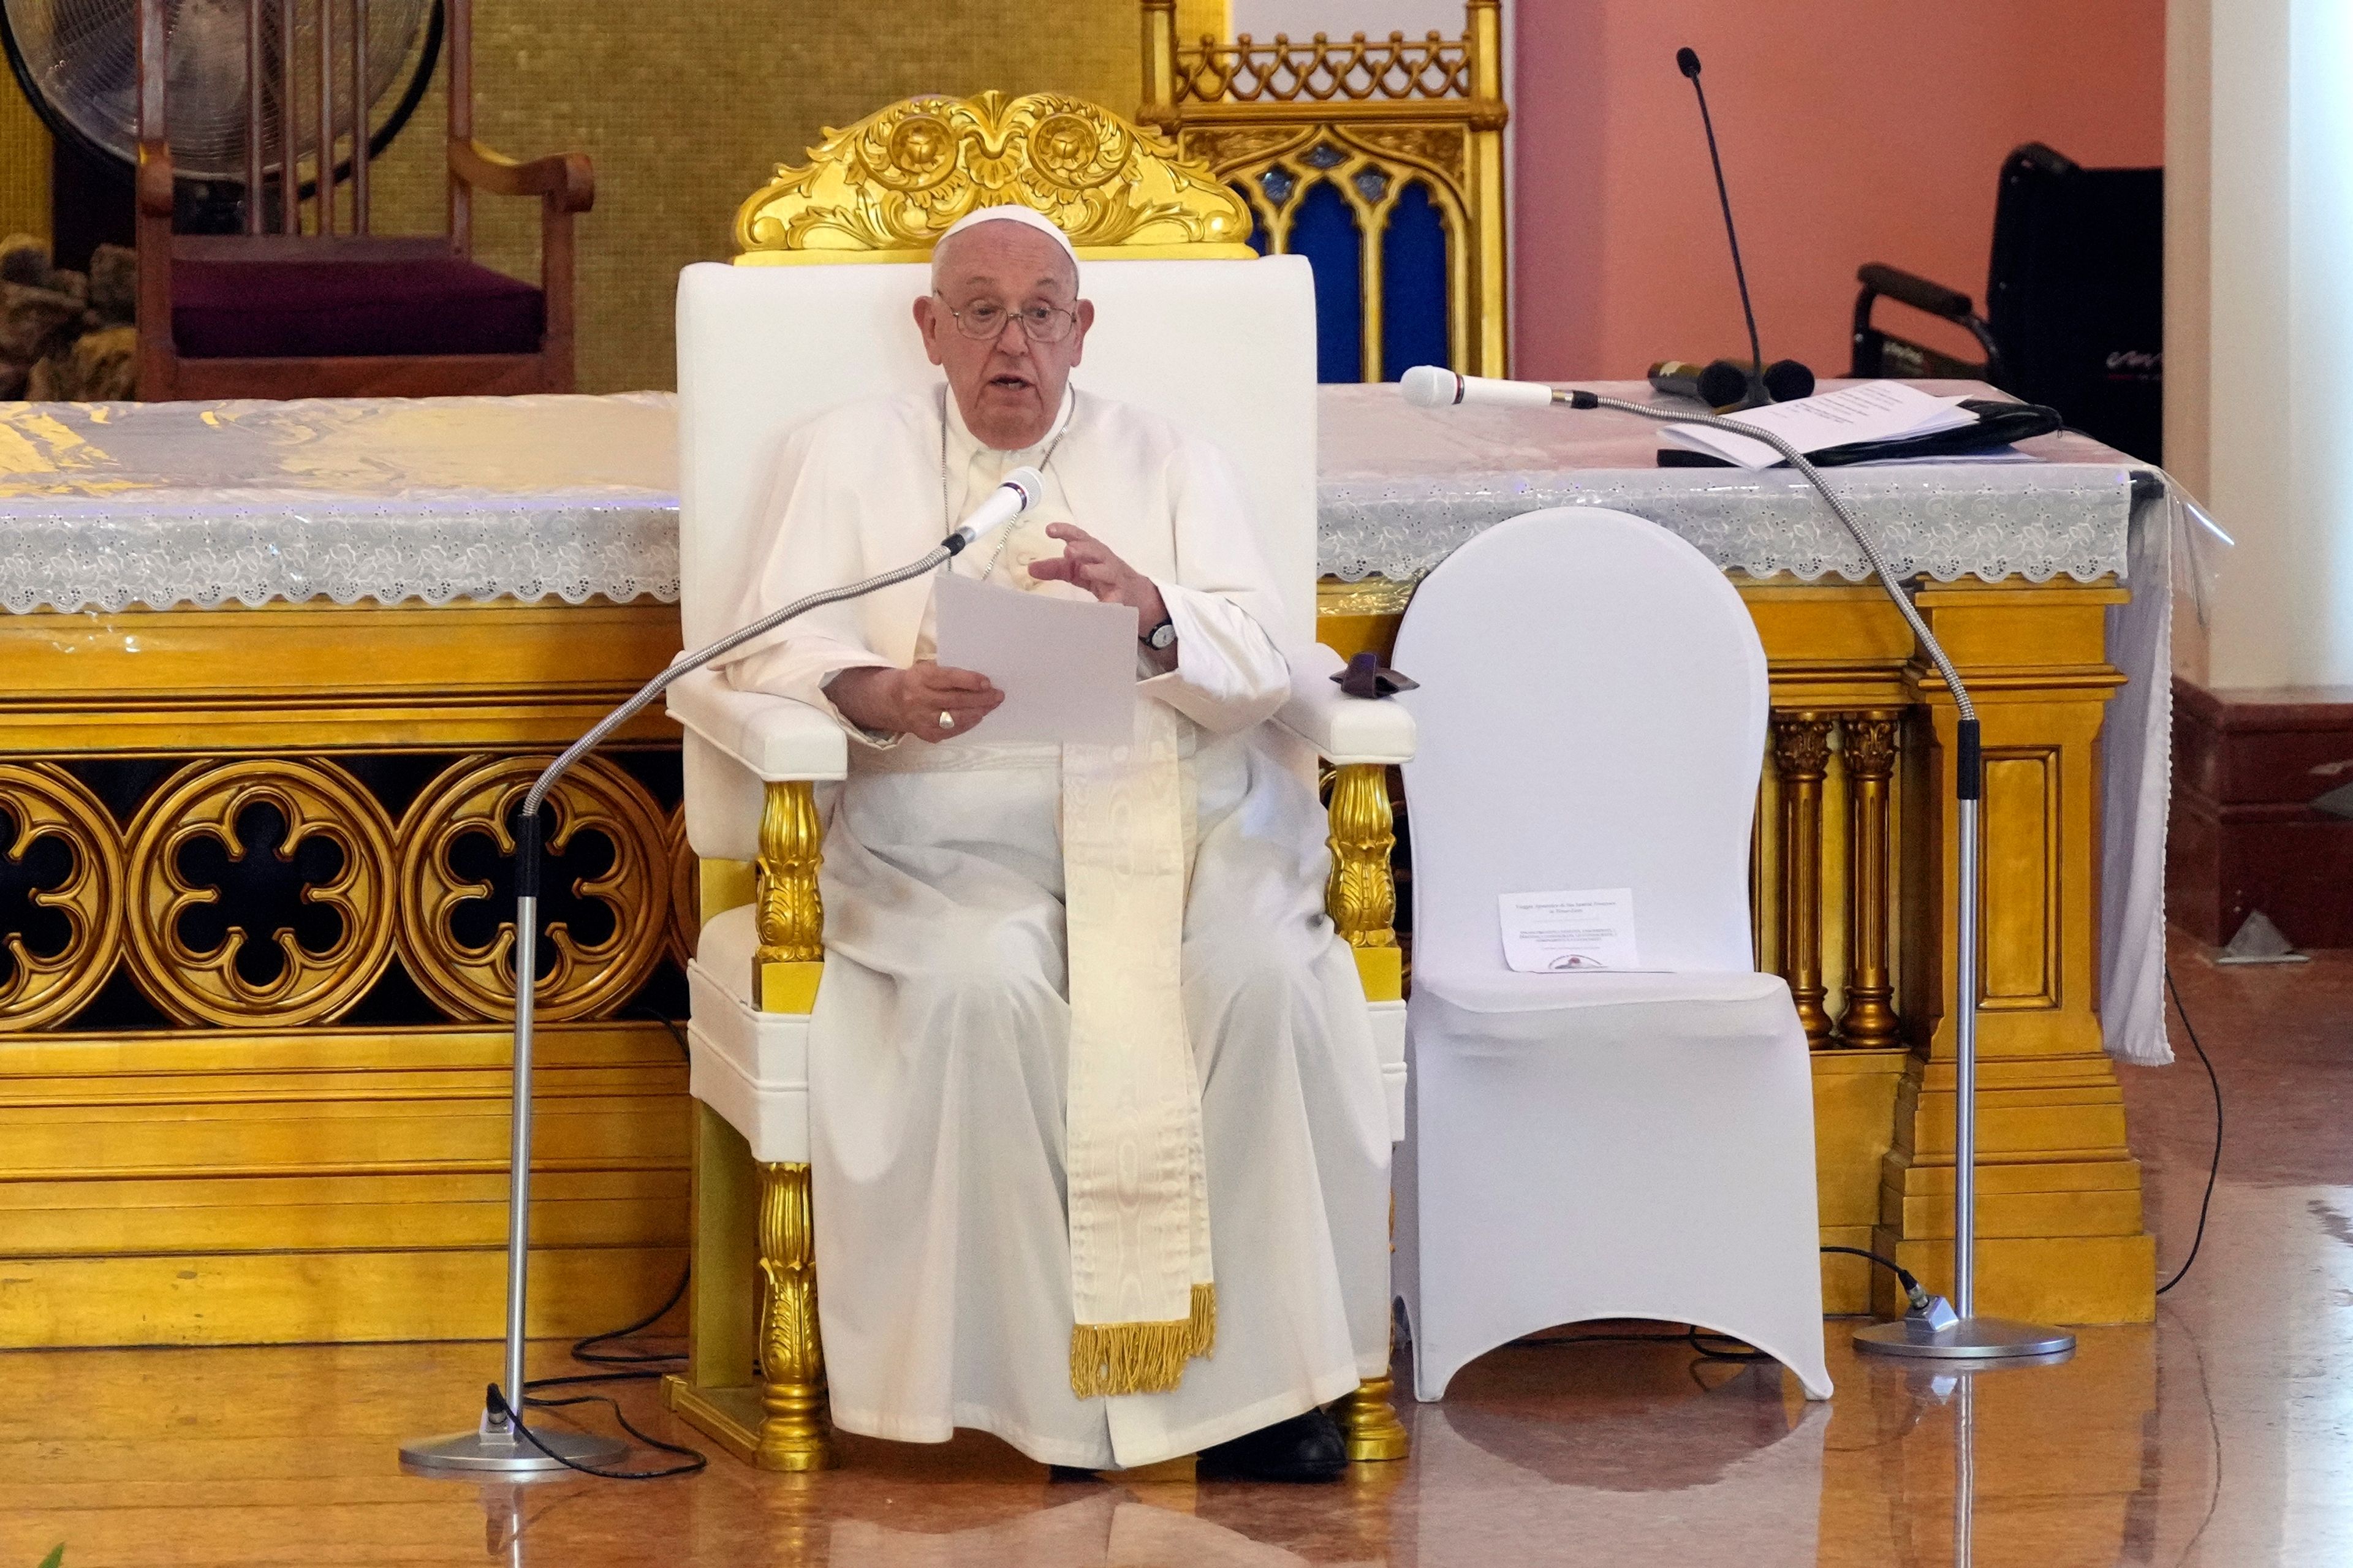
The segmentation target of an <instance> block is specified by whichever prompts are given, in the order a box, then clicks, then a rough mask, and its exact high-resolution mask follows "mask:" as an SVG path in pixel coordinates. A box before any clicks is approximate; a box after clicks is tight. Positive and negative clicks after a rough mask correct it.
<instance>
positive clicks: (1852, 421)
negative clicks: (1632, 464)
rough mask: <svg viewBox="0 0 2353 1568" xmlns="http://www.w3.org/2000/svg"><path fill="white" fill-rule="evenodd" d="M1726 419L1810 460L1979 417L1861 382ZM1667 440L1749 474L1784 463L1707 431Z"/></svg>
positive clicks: (1896, 386) (1755, 444)
mask: <svg viewBox="0 0 2353 1568" xmlns="http://www.w3.org/2000/svg"><path fill="white" fill-rule="evenodd" d="M1977 417H1978V416H1976V415H1974V414H1972V413H1970V412H1969V411H1968V409H1966V408H1963V407H1961V406H1960V399H1958V398H1956V397H1936V396H1932V395H1929V394H1927V393H1925V392H1923V391H1921V390H1920V389H1919V388H1918V387H1916V386H1912V385H1908V384H1905V383H1904V382H1900V381H1860V382H1857V383H1855V384H1853V385H1852V386H1842V387H1841V388H1839V389H1838V390H1837V391H1836V392H1824V393H1818V394H1816V395H1814V396H1812V397H1800V398H1797V399H1795V400H1793V401H1791V402H1788V403H1772V404H1767V405H1765V406H1764V407H1762V408H1751V409H1748V410H1746V411H1745V412H1743V413H1739V414H1728V415H1726V416H1725V418H1727V419H1730V420H1731V421H1732V422H1733V423H1735V424H1736V425H1746V426H1752V427H1754V428H1756V429H1759V430H1769V431H1771V432H1772V433H1773V434H1774V435H1776V436H1778V437H1781V439H1783V440H1784V441H1787V442H1788V443H1789V445H1790V446H1792V447H1796V448H1797V449H1798V450H1799V451H1800V452H1803V453H1805V454H1807V455H1808V456H1809V457H1810V456H1811V455H1813V454H1814V453H1816V452H1820V451H1823V450H1825V449H1827V448H1829V447H1843V446H1845V445H1847V443H1849V442H1851V441H1889V440H1894V439H1895V438H1896V437H1902V436H1925V435H1926V434H1928V433H1929V432H1931V431H1934V430H1953V429H1957V428H1959V427H1960V426H1964V425H1974V424H1976V423H1977ZM1666 436H1667V438H1668V439H1669V440H1671V441H1672V442H1674V443H1675V445H1677V446H1679V447H1688V448H1690V449H1691V450H1692V451H1694V452H1705V453H1707V454H1708V455H1709V456H1711V457H1716V458H1725V460H1726V461H1728V462H1734V463H1738V464H1739V465H1740V466H1741V467H1742V468H1771V467H1772V466H1773V465H1774V464H1776V463H1778V462H1780V461H1781V460H1782V458H1781V454H1780V453H1778V452H1777V451H1775V450H1774V449H1773V448H1772V447H1768V446H1767V445H1766V444H1765V443H1764V442H1762V441H1751V440H1749V439H1747V438H1746V437H1741V436H1735V435H1733V434H1731V433H1730V432H1729V431H1725V430H1712V429H1709V428H1707V427H1705V426H1699V425H1670V426H1667V427H1666Z"/></svg>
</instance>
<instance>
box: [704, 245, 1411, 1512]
mask: <svg viewBox="0 0 2353 1568" xmlns="http://www.w3.org/2000/svg"><path fill="white" fill-rule="evenodd" d="M932 284H933V291H932V292H931V294H930V295H929V296H927V297H926V298H923V299H920V300H916V301H914V319H915V326H916V328H917V329H918V330H919V331H921V332H922V334H923V342H924V346H925V348H926V350H927V351H928V353H929V354H930V357H931V360H932V363H934V364H937V365H938V366H940V367H941V369H942V370H943V371H944V374H945V380H944V384H940V385H934V386H933V387H931V388H928V389H926V390H923V391H921V392H915V393H910V394H906V395H901V396H895V397H889V398H881V399H876V400H873V401H870V402H863V403H857V404H852V405H847V406H844V407H841V408H838V409H836V410H834V411H832V412H830V413H828V414H827V415H824V416H820V417H819V418H818V419H816V420H814V421H812V422H811V423H810V424H808V425H807V426H804V427H803V428H801V429H800V430H799V431H797V432H796V433H795V435H794V436H793V437H792V438H791V439H790V441H789V442H788V444H787V446H786V449H785V452H784V455H783V459H782V463H781V466H780V468H779V473H778V479H777V482H776V489H775V490H774V493H773V496H772V498H771V500H770V502H769V508H768V513H767V517H768V526H769V528H770V530H771V532H770V533H769V535H768V537H767V542H766V544H765V547H764V552H763V553H761V554H760V556H759V557H758V559H756V560H754V561H753V562H750V563H747V568H748V571H749V573H750V581H749V583H748V584H747V594H746V598H745V601H744V605H743V606H742V610H741V619H742V621H749V620H750V619H752V618H754V617H755V616H759V615H762V614H765V613H766V612H768V611H770V610H772V609H775V608H776V607H778V606H780V605H784V604H786V602H788V601H790V600H793V599H796V598H798V597H800V596H801V595H806V594H808V593H811V592H814V591H816V590H818V589H822V588H827V587H832V586H836V585H839V584H843V583H847V582H851V581H854V580H856V579H858V578H860V577H863V576H866V575H869V574H872V573H875V572H878V571H881V570H885V569H887V568H888V567H890V566H892V565H893V564H896V563H899V562H902V561H906V560H911V559H913V558H914V557H915V556H917V555H919V554H921V553H922V552H923V551H924V550H925V549H927V548H929V547H930V546H931V545H933V544H934V543H935V542H937V541H938V540H939V539H940V538H941V536H942V535H944V534H945V533H946V532H947V531H949V530H950V529H951V528H952V527H953V526H954V524H955V522H957V521H960V520H961V519H962V518H963V517H964V516H965V514H966V513H968V512H969V511H970V510H972V509H973V508H974V507H975V506H976V505H977V504H979V502H980V501H981V500H983V499H984V498H986V497H987V495H988V494H989V493H990V491H991V490H992V489H994V488H995V487H996V485H997V482H998V480H999V479H1002V478H1003V476H1004V475H1005V474H1007V473H1008V472H1009V471H1011V470H1012V469H1013V468H1018V467H1020V466H1022V465H1025V464H1028V465H1034V466H1036V467H1037V468H1039V469H1040V470H1041V471H1042V473H1043V474H1044V477H1045V489H1044V495H1043V498H1042V499H1041V500H1040V501H1039V504H1038V505H1037V507H1035V508H1034V509H1033V510H1031V511H1030V512H1029V514H1028V515H1027V516H1026V517H1024V518H1023V519H1022V520H1021V521H1019V522H1018V524H1016V525H1015V526H1014V527H1012V528H1010V529H1008V530H1006V531H1002V532H1000V533H998V534H997V535H996V536H995V537H993V538H986V539H983V540H982V541H981V542H980V543H979V544H977V545H976V546H975V547H974V548H972V549H971V550H968V551H966V552H965V553H964V554H963V555H961V556H959V557H958V558H956V560H955V562H954V563H952V565H951V567H950V568H948V569H950V570H953V571H955V572H957V573H959V574H965V575H966V576H974V577H982V578H985V579H986V580H987V581H988V582H990V583H994V584H1001V585H1005V586H1008V587H1017V588H1021V589H1025V590H1028V591H1030V592H1034V593H1040V594H1054V595H1065V596H1070V595H1088V596H1092V597H1093V598H1095V599H1098V600H1102V601H1104V602H1106V603H1116V604H1121V605H1131V606H1133V607H1134V609H1135V610H1136V612H1137V616H1138V626H1139V628H1140V630H1141V632H1142V634H1143V635H1142V637H1140V639H1139V642H1138V645H1137V650H1136V679H1137V688H1136V689H1137V695H1138V698H1139V700H1138V702H1137V704H1136V710H1137V719H1136V730H1135V735H1134V742H1133V743H1132V744H1130V745H1126V746H1120V747H1111V746H1083V745H1071V746H1067V747H1060V746H1052V745H1026V744H1025V745H1012V744H1001V745H992V744H991V743H990V742H989V739H988V716H989V713H990V712H991V710H994V709H995V708H996V707H997V704H998V702H999V701H1001V700H1002V694H1001V693H1000V692H998V691H997V690H996V689H994V688H992V687H991V685H990V684H989V682H988V681H987V679H985V678H984V677H982V676H980V675H978V674H976V673H974V672H972V671H969V670H959V669H953V668H943V667H942V666H940V665H939V664H938V663H937V662H935V660H934V657H933V655H934V636H933V614H932V584H931V581H930V580H929V579H918V580H917V581H915V582H913V583H911V584H902V585H901V586H899V587H896V588H892V589H888V590H885V591H883V592H881V593H879V594H875V595H870V596H869V597H867V598H865V599H863V600H860V601H857V602H854V603H851V604H848V605H838V606H835V607H833V608H830V609H828V610H824V611H820V612H818V613H817V614H814V615H811V616H807V617H805V618H803V619H801V620H799V621H797V622H795V623H793V624H792V625H790V626H786V627H785V628H783V629H782V630H781V631H780V632H779V633H777V634H776V635H775V636H773V637H770V638H768V639H764V640H763V641H761V642H758V643H754V644H751V645H748V647H747V649H746V651H744V652H742V653H739V654H737V655H735V656H734V658H733V660H732V662H731V663H730V664H729V665H728V666H727V667H726V669H727V676H728V679H731V680H732V681H733V684H734V685H736V686H737V687H739V688H742V689H752V690H760V691H768V692H775V693H779V694H782V695H785V696H789V697H795V698H798V699H800V700H804V701H807V702H810V703H813V704H816V705H818V706H819V707H820V708H823V709H825V710H828V711H830V712H832V713H834V714H836V715H838V716H839V718H840V719H841V720H842V721H844V723H845V724H847V725H848V726H849V728H850V730H851V732H852V735H853V737H854V739H853V742H852V745H851V758H850V769H849V780H848V782H847V783H846V784H844V785H843V786H842V788H841V791H840V794H839V797H838V799H837V800H836V801H835V802H834V804H833V806H832V813H831V818H830V821H829V823H828V829H827V836H826V841H825V863H824V878H823V882H822V889H823V893H824V898H825V905H826V919H827V929H826V948H827V952H826V969H825V980H824V984H823V985H822V987H821V988H820V989H819V992H818V998H817V1004H816V1007H815V1010H814V1013H813V1016H812V1017H811V1019H810V1026H809V1097H810V1116H811V1121H812V1142H813V1149H812V1155H811V1165H812V1183H811V1184H812V1189H813V1201H814V1204H815V1218H816V1239H817V1263H818V1279H819V1281H820V1287H821V1288H820V1290H819V1302H820V1310H821V1314H822V1318H821V1328H822V1331H823V1334H824V1340H825V1345H826V1359H827V1364H828V1375H829V1377H830V1380H831V1389H832V1401H833V1416H834V1419H835V1421H836V1422H838V1423H839V1425H840V1426H843V1427H845V1428H847V1429H849V1430H850V1431H853V1432H860V1433H865V1434H868V1435H870V1436H879V1437H892V1438H898V1439H901V1440H903V1441H908V1442H922V1443H935V1442H943V1441H944V1440H946V1438H947V1437H948V1436H949V1435H950V1433H951V1431H952V1430H953V1429H954V1428H955V1427H958V1426H969V1427H978V1428H981V1429H983V1430H986V1431H989V1432H993V1433H996V1434H997V1436H1000V1437H1003V1438H1004V1439H1005V1440H1006V1441H1008V1442H1009V1443H1011V1444H1012V1445H1013V1446H1014V1447H1018V1448H1019V1449H1020V1450H1021V1451H1022V1452H1024V1453H1026V1454H1028V1455H1029V1456H1030V1457H1031V1458H1036V1459H1039V1460H1041V1461H1044V1462H1047V1463H1049V1464H1054V1465H1061V1466H1069V1467H1076V1468H1087V1469H1100V1468H1112V1467H1129V1466H1136V1465H1145V1464H1151V1463H1153V1462H1155V1461H1157V1460H1160V1459H1165V1458H1173V1457H1176V1456H1179V1455H1183V1454H1188V1453H1195V1452H1198V1453H1199V1454H1200V1455H1201V1457H1202V1458H1201V1463H1202V1467H1203V1469H1204V1471H1205V1473H1225V1474H1232V1475H1242V1476H1248V1477H1253V1478H1258V1479H1287V1480H1311V1479H1331V1478H1333V1477H1335V1476H1336V1475H1338V1474H1339V1473H1340V1470H1341V1468H1342V1466H1343V1465H1344V1463H1345V1449H1344V1445H1343V1443H1342V1441H1341V1438H1340V1435H1339V1432H1338V1430H1337V1428H1336V1426H1335V1425H1334V1423H1333V1422H1332V1420H1331V1419H1330V1417H1329V1416H1327V1415H1324V1413H1323V1410H1322V1408H1321V1407H1322V1406H1323V1405H1327V1404H1329V1403H1330V1402H1332V1401H1334V1400H1336V1399H1338V1398H1340V1397H1341V1396H1342V1395H1344V1394H1348V1393H1349V1392H1350V1391H1351V1390H1353V1389H1354V1388H1355V1387H1356V1384H1357V1382H1358V1380H1359V1378H1360V1377H1367V1376H1374V1375H1378V1374H1381V1373H1384V1372H1386V1370H1387V1363H1388V1259H1387V1258H1386V1256H1385V1255H1384V1254H1383V1252H1382V1250H1381V1249H1380V1248H1379V1247H1366V1246H1362V1245H1358V1246H1355V1247H1348V1248H1345V1250H1344V1249H1343V1248H1342V1247H1338V1246H1335V1237H1356V1238H1363V1237H1377V1236H1381V1235H1383V1234H1385V1227H1386V1215H1387V1212H1388V1153H1389V1151H1388V1124H1387V1118H1386V1115H1385V1112H1384V1101H1383V1097H1382V1089H1381V1086H1380V1082H1379V1079H1378V1069H1377V1066H1376V1065H1375V1058H1374V1052H1373V1048H1372V1045H1371V1042H1370V1039H1369V1037H1368V1030H1367V1025H1366V1016H1365V1007H1364V999H1363V992H1362V991H1361V989H1360V988H1359V984H1358V981H1357V978H1356V967H1355V964H1354V963H1353V962H1352V960H1351V958H1350V956H1349V952H1348V950H1347V948H1346V946H1345V944H1344V943H1343V942H1341V941H1340V940H1339V938H1338V937H1337V936H1336V935H1335V932H1334V931H1333V929H1332V926H1331V924H1330V922H1329V921H1327V920H1326V919H1325V916H1324V910H1323V905H1322V887H1323V881H1324V872H1325V868H1326V866H1327V858H1326V852H1325V850H1324V844H1323V837H1324V822H1323V818H1322V815H1321V813H1320V812H1319V810H1318V808H1317V805H1316V802H1315V799H1314V794H1313V792H1312V791H1311V790H1310V789H1309V787H1308V786H1307V784H1306V783H1305V782H1304V781H1303V779H1302V778H1301V777H1300V776H1299V775H1298V774H1297V773H1294V772H1293V771H1291V769H1289V768H1288V767H1286V766H1285V765H1283V763H1282V762H1281V761H1280V760H1278V758H1277V756H1276V754H1275V752H1274V750H1273V748H1272V746H1271V742H1270V739H1269V737H1268V735H1267V733H1266V726H1265V722H1264V721H1266V720H1267V719H1268V718H1269V717H1270V716H1271V715H1272V714H1273V712H1274V711H1275V710H1276V709H1277V708H1278V707H1279V706H1281V704H1282V701H1283V700H1284V698H1285V697H1286V695H1287V694H1288V691H1289V688H1290V676H1289V670H1288V667H1287V665H1286V663H1285V661H1284V658H1283V656H1282V652H1281V651H1280V650H1279V649H1278V647H1276V645H1275V643H1274V641H1273V640H1272V638H1271V637H1270V636H1269V633H1268V628H1269V627H1270V626H1277V625H1280V624H1281V610H1280V608H1279V594H1278V591H1277V589H1276V586H1275V584H1274V581H1273V579H1272V577H1271V574H1270V572H1269V570H1268V567H1267V565H1266V563H1265V562H1264V561H1263V560H1262V559H1261V553H1260V551H1259V549H1258V547H1257V545H1256V543H1255V541H1254V539H1253V536H1252V528H1251V520H1250V515H1249V511H1248V509H1247V507H1246V506H1245V504H1244V501H1243V500H1242V495H1241V492H1240V486H1239V485H1238V483H1237V481H1236V479H1235V477H1234V475H1233V473H1232V471H1231V469H1230V468H1229V465H1228V464H1227V462H1226V461H1225V459H1224V458H1222V457H1220V455H1219V453H1218V452H1217V451H1216V450H1215V449H1213V448H1212V447H1208V445H1207V444H1205V443H1204V442H1202V441H1200V440H1198V439H1196V438H1194V437H1190V436H1188V435H1187V434H1186V433H1185V432H1184V431H1182V430H1179V429H1176V428H1175V427H1174V426H1171V425H1169V424H1168V423H1167V422H1166V421H1165V420H1163V419H1160V418H1158V417H1155V416H1152V415H1149V414H1146V413H1145V412H1143V411H1141V410H1138V409H1135V408H1131V407H1127V406H1124V405H1121V404H1118V403H1114V402H1112V401H1110V400H1108V399H1105V398H1102V397H1097V396H1094V395H1090V394H1088V393H1086V392H1083V391H1081V390H1079V389H1077V388H1074V387H1073V386H1071V379H1070V377H1071V367H1072V366H1074V365H1076V364H1077V363H1079V361H1080V355H1081V353H1082V350H1083V348H1084V347H1085V343H1086V337H1087V331H1088V329H1089V326H1090V325H1091V324H1092V321H1093V319H1094V308H1093V306H1092V304H1091V303H1090V302H1088V301H1087V300H1083V299H1081V298H1080V297H1079V268H1078V258H1077V255H1076V253H1075V252H1074V251H1072V250H1071V247H1070V244H1069V242H1068V241H1067V240H1066V239H1065V238H1064V237H1062V235H1061V232H1060V230H1059V229H1057V228H1056V227H1055V226H1053V225H1052V224H1051V223H1050V222H1048V221H1047V220H1046V219H1044V218H1042V217H1039V216H1038V215H1036V214H1035V213H1032V212H1030V211H1029V210H1028V209H1027V208H1021V207H1011V206H999V207H991V208H985V209H983V210H982V211H980V212H977V213H975V214H974V215H972V216H970V217H967V218H965V220H964V221H963V222H961V223H959V224H957V225H956V226H955V227H954V228H952V229H950V230H949V231H948V233H947V234H946V235H945V236H944V237H942V239H941V241H940V243H939V245H938V247H936V248H935V250H934V253H933V264H932ZM739 624H741V623H740V622H739Z"/></svg>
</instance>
